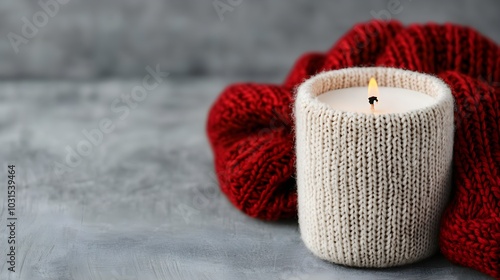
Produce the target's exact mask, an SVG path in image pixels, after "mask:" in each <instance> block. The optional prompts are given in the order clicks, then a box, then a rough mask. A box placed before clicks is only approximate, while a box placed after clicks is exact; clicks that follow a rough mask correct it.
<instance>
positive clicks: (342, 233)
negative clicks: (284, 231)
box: [295, 67, 453, 267]
mask: <svg viewBox="0 0 500 280" xmlns="http://www.w3.org/2000/svg"><path fill="white" fill-rule="evenodd" d="M370 77H375V78H376V80H377V82H378V84H379V85H380V86H388V87H397V88H405V89H410V90H414V91H418V92H422V93H425V94H428V95H430V96H432V97H433V98H434V103H433V104H432V105H430V106H428V107H425V108H422V109H418V110H414V111H410V112H406V113H397V114H396V113H393V114H381V115H378V114H371V113H368V114H364V113H359V114H358V113H352V112H342V111H338V110H335V109H333V108H332V107H330V106H328V105H327V104H325V103H322V102H320V101H318V100H317V99H316V98H315V97H317V96H319V95H320V94H322V93H324V92H326V91H329V90H333V89H340V88H348V87H359V86H366V85H367V84H368V81H369V80H370ZM381 96H383V91H382V92H381ZM367 104H368V102H367ZM367 106H368V105H367ZM295 118H296V119H295V120H296V122H295V123H296V143H297V148H296V151H297V187H298V203H299V204H298V206H299V225H300V232H301V236H302V239H303V240H304V243H305V244H306V246H307V247H308V248H309V249H310V250H311V251H312V252H313V253H314V254H316V255H317V256H319V257H320V258H322V259H325V260H329V261H332V262H335V263H340V264H344V265H349V266H359V267H388V266H395V265H403V264H407V263H412V262H415V261H418V260H421V259H423V258H426V257H428V256H430V255H432V254H433V253H435V252H436V250H437V247H438V228H439V220H440V218H441V214H442V212H443V210H444V207H445V206H446V202H447V201H448V194H449V191H450V183H451V182H450V179H451V160H452V152H453V150H452V148H453V97H452V95H451V92H450V89H449V88H448V87H447V86H446V85H445V84H444V83H443V82H442V81H441V80H439V79H437V78H435V77H432V76H429V75H425V74H420V73H416V72H410V71H406V70H400V69H393V68H380V67H376V68H348V69H343V70H335V71H330V72H325V73H322V74H319V75H316V76H315V77H313V78H311V79H309V80H308V81H307V82H305V83H304V84H302V85H301V86H300V87H299V89H298V93H297V98H296V101H295Z"/></svg>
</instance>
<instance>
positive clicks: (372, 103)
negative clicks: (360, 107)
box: [368, 96, 378, 111]
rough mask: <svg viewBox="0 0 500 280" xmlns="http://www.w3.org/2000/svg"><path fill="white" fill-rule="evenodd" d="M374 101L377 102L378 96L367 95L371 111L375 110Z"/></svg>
mask: <svg viewBox="0 0 500 280" xmlns="http://www.w3.org/2000/svg"><path fill="white" fill-rule="evenodd" d="M375 102H378V98H377V97H376V96H370V97H368V103H370V109H371V110H372V111H374V110H375Z"/></svg>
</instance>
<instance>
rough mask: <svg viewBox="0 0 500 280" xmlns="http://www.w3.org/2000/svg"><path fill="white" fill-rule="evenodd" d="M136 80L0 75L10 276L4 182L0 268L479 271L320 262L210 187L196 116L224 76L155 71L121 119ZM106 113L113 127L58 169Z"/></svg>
mask: <svg viewBox="0 0 500 280" xmlns="http://www.w3.org/2000/svg"><path fill="white" fill-rule="evenodd" d="M266 80H269V79H266ZM140 82H141V81H140V80H131V81H119V80H113V81H103V82H92V83H87V82H84V83H76V82H22V83H20V82H3V83H0V166H1V167H2V170H1V171H0V174H1V175H0V180H1V182H2V183H1V184H2V185H4V186H5V184H6V183H7V175H6V174H7V167H6V166H7V165H8V164H15V165H16V170H17V177H16V178H17V187H18V189H17V190H18V197H17V208H16V213H17V214H16V215H17V217H18V221H17V228H16V242H17V243H16V246H17V253H16V255H17V262H16V263H17V265H16V272H15V273H10V272H8V271H7V268H8V266H9V265H8V264H7V263H6V262H5V253H4V252H6V249H7V237H8V234H9V233H8V231H7V228H6V226H5V225H6V224H7V220H6V218H7V205H6V199H5V197H6V188H5V187H2V188H1V190H0V191H1V194H0V198H1V199H0V223H1V226H0V252H2V256H1V257H0V260H1V262H0V279H6V280H10V279H12V280H14V279H16V280H17V279H23V280H44V279H75V280H80V279H81V280H90V279H103V280H115V279H116V280H118V279H120V280H121V279H124V280H127V279H128V280H130V279H140V280H147V279H168V280H170V279H214V280H215V279H217V280H221V279H230V280H234V279H239V280H243V279H291V280H297V279H300V280H306V279H356V280H357V279H450V280H451V279H467V280H471V279H489V278H488V277H487V276H485V275H483V274H481V273H479V272H476V271H473V270H471V269H467V268H463V267H460V266H456V265H453V264H451V263H449V262H448V261H446V260H445V259H444V258H443V257H442V256H435V257H432V258H430V259H428V260H425V261H423V262H420V263H417V264H414V265H410V266H405V267H398V268H391V269H379V270H376V269H353V268H347V267H343V266H338V265H334V264H330V263H327V262H324V261H321V260H319V259H317V258H316V257H314V256H313V255H312V254H311V253H310V252H309V251H308V250H307V249H306V248H305V246H304V245H303V243H302V241H301V239H300V234H299V232H298V226H297V224H296V223H295V222H278V223H268V222H262V221H258V220H255V219H252V218H249V217H247V216H245V215H243V214H242V213H240V212H239V211H238V210H236V209H235V208H234V207H233V206H232V205H231V204H230V203H229V202H228V201H227V200H226V198H225V197H224V196H222V195H221V193H220V192H219V190H218V185H217V183H216V181H215V180H214V176H213V166H212V154H211V152H210V149H209V147H208V143H207V141H206V138H205V132H204V122H205V117H206V113H207V110H208V107H209V105H210V104H211V102H212V101H213V99H214V98H215V97H216V95H217V94H218V92H219V91H220V90H221V89H222V87H224V85H225V84H227V83H228V82H229V81H227V80H224V79H187V80H183V81H165V82H164V83H162V84H161V86H159V87H158V88H157V89H156V90H154V91H152V92H151V93H149V95H148V96H147V98H146V99H145V100H144V101H143V102H140V103H138V104H137V107H136V108H133V109H132V108H131V109H130V114H129V115H128V116H127V117H126V118H124V119H123V120H121V119H120V116H121V114H116V113H113V112H112V111H111V109H110V106H111V104H112V103H113V100H115V99H116V98H119V97H120V94H122V93H123V94H129V93H130V90H131V89H132V88H133V87H134V86H135V85H137V84H140ZM104 118H109V119H110V120H113V124H114V125H115V126H116V127H115V130H114V131H113V132H111V133H108V134H103V139H102V142H101V143H100V144H98V145H95V146H92V153H90V154H89V155H88V156H82V159H81V161H80V163H79V164H78V165H75V167H68V168H67V169H66V170H65V172H59V173H54V166H55V165H56V164H57V163H61V164H65V157H66V155H67V154H68V152H67V151H66V147H67V146H69V147H72V148H73V149H77V148H76V147H77V145H79V143H81V141H82V140H84V139H86V138H85V136H84V135H83V134H82V130H84V129H86V130H88V131H90V130H92V129H95V128H97V127H98V126H99V122H100V121H101V120H102V119H104ZM75 162H76V161H75Z"/></svg>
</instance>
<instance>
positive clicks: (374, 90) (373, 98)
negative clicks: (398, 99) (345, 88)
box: [368, 77, 378, 112]
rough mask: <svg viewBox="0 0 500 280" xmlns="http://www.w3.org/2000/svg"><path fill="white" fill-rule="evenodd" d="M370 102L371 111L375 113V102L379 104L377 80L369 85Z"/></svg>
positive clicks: (373, 79)
mask: <svg viewBox="0 0 500 280" xmlns="http://www.w3.org/2000/svg"><path fill="white" fill-rule="evenodd" d="M368 102H369V103H370V110H372V112H373V111H375V102H378V86H377V81H376V80H375V78H373V77H372V78H371V79H370V83H368Z"/></svg>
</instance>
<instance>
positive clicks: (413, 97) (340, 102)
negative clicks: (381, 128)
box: [317, 87, 435, 114]
mask: <svg viewBox="0 0 500 280" xmlns="http://www.w3.org/2000/svg"><path fill="white" fill-rule="evenodd" d="M378 92H379V97H378V102H375V103H374V104H375V110H373V111H372V110H371V109H370V104H369V103H368V87H351V88H342V89H336V90H330V91H327V92H325V93H323V94H320V95H319V96H318V97H317V99H318V100H319V101H321V102H324V103H326V104H328V105H330V106H331V107H332V108H334V109H336V110H339V111H344V112H355V113H366V114H390V113H405V112H409V111H414V110H418V109H422V108H425V107H428V106H430V105H432V104H433V103H435V100H434V98H433V97H431V96H429V95H427V94H425V93H421V92H418V91H414V90H409V89H402V88H393V87H378Z"/></svg>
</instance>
